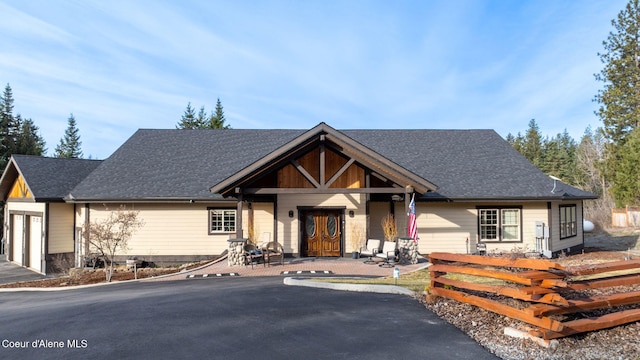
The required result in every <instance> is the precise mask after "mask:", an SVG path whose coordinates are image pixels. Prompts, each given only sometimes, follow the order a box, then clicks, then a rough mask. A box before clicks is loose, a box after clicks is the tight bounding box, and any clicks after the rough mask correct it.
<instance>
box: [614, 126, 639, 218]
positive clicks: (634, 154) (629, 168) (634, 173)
mask: <svg viewBox="0 0 640 360" xmlns="http://www.w3.org/2000/svg"><path fill="white" fill-rule="evenodd" d="M620 150H621V151H620V153H619V156H618V165H617V171H616V173H615V174H614V175H613V185H612V186H611V192H612V194H613V196H614V198H615V202H616V206H617V207H622V206H625V205H640V186H638V181H639V180H638V179H640V129H635V130H633V131H631V133H629V134H628V135H627V140H626V141H625V143H624V145H623V146H622V147H621V148H620Z"/></svg>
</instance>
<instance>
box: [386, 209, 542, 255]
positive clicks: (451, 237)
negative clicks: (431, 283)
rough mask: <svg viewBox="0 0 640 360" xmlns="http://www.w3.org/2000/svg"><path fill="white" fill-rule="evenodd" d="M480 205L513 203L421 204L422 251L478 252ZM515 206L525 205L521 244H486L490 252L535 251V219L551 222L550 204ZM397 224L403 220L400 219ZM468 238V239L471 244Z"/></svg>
mask: <svg viewBox="0 0 640 360" xmlns="http://www.w3.org/2000/svg"><path fill="white" fill-rule="evenodd" d="M478 206H496V207H509V206H511V205H509V204H464V203H462V204H443V203H418V204H417V205H416V214H417V224H418V236H419V251H420V253H430V252H434V251H445V252H454V253H466V252H467V251H469V252H475V245H476V243H477V241H478V237H479V236H478V210H477V207H478ZM513 206H522V224H521V227H522V239H523V241H522V242H521V243H520V242H519V243H487V250H488V251H501V252H509V251H513V250H528V251H534V250H535V249H536V242H535V241H536V240H535V233H534V231H535V222H536V221H542V222H544V223H545V224H547V223H548V216H547V214H548V212H547V204H546V203H525V204H522V203H520V204H513ZM403 218H406V216H405V217H403ZM398 224H401V223H400V222H398ZM401 226H404V224H403V225H401ZM467 239H469V243H468V244H467Z"/></svg>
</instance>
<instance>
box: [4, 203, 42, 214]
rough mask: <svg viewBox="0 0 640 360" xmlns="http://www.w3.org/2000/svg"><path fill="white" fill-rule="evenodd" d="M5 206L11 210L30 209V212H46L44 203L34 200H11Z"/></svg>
mask: <svg viewBox="0 0 640 360" xmlns="http://www.w3.org/2000/svg"><path fill="white" fill-rule="evenodd" d="M5 206H7V208H8V209H9V211H28V212H41V213H44V207H45V204H44V203H34V202H12V201H9V202H8V203H7V204H6V205H5Z"/></svg>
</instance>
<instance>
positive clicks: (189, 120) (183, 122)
mask: <svg viewBox="0 0 640 360" xmlns="http://www.w3.org/2000/svg"><path fill="white" fill-rule="evenodd" d="M200 128H202V125H201V124H198V121H197V119H196V112H195V110H193V108H192V107H191V102H189V103H188V104H187V108H186V109H185V110H184V114H182V117H181V118H180V121H179V122H178V125H176V129H200Z"/></svg>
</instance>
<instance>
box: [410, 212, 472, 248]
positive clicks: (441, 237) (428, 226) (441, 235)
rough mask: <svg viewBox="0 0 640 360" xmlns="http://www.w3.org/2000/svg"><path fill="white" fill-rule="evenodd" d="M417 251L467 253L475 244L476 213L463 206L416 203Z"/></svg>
mask: <svg viewBox="0 0 640 360" xmlns="http://www.w3.org/2000/svg"><path fill="white" fill-rule="evenodd" d="M416 217H417V225H418V237H419V240H418V252H420V253H421V254H425V253H430V252H435V251H445V252H453V253H466V252H467V241H466V240H467V239H469V246H472V245H471V244H474V243H475V239H476V234H477V222H478V218H477V211H476V209H475V206H473V207H472V208H470V207H469V205H464V204H441V203H438V204H433V203H417V204H416Z"/></svg>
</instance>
